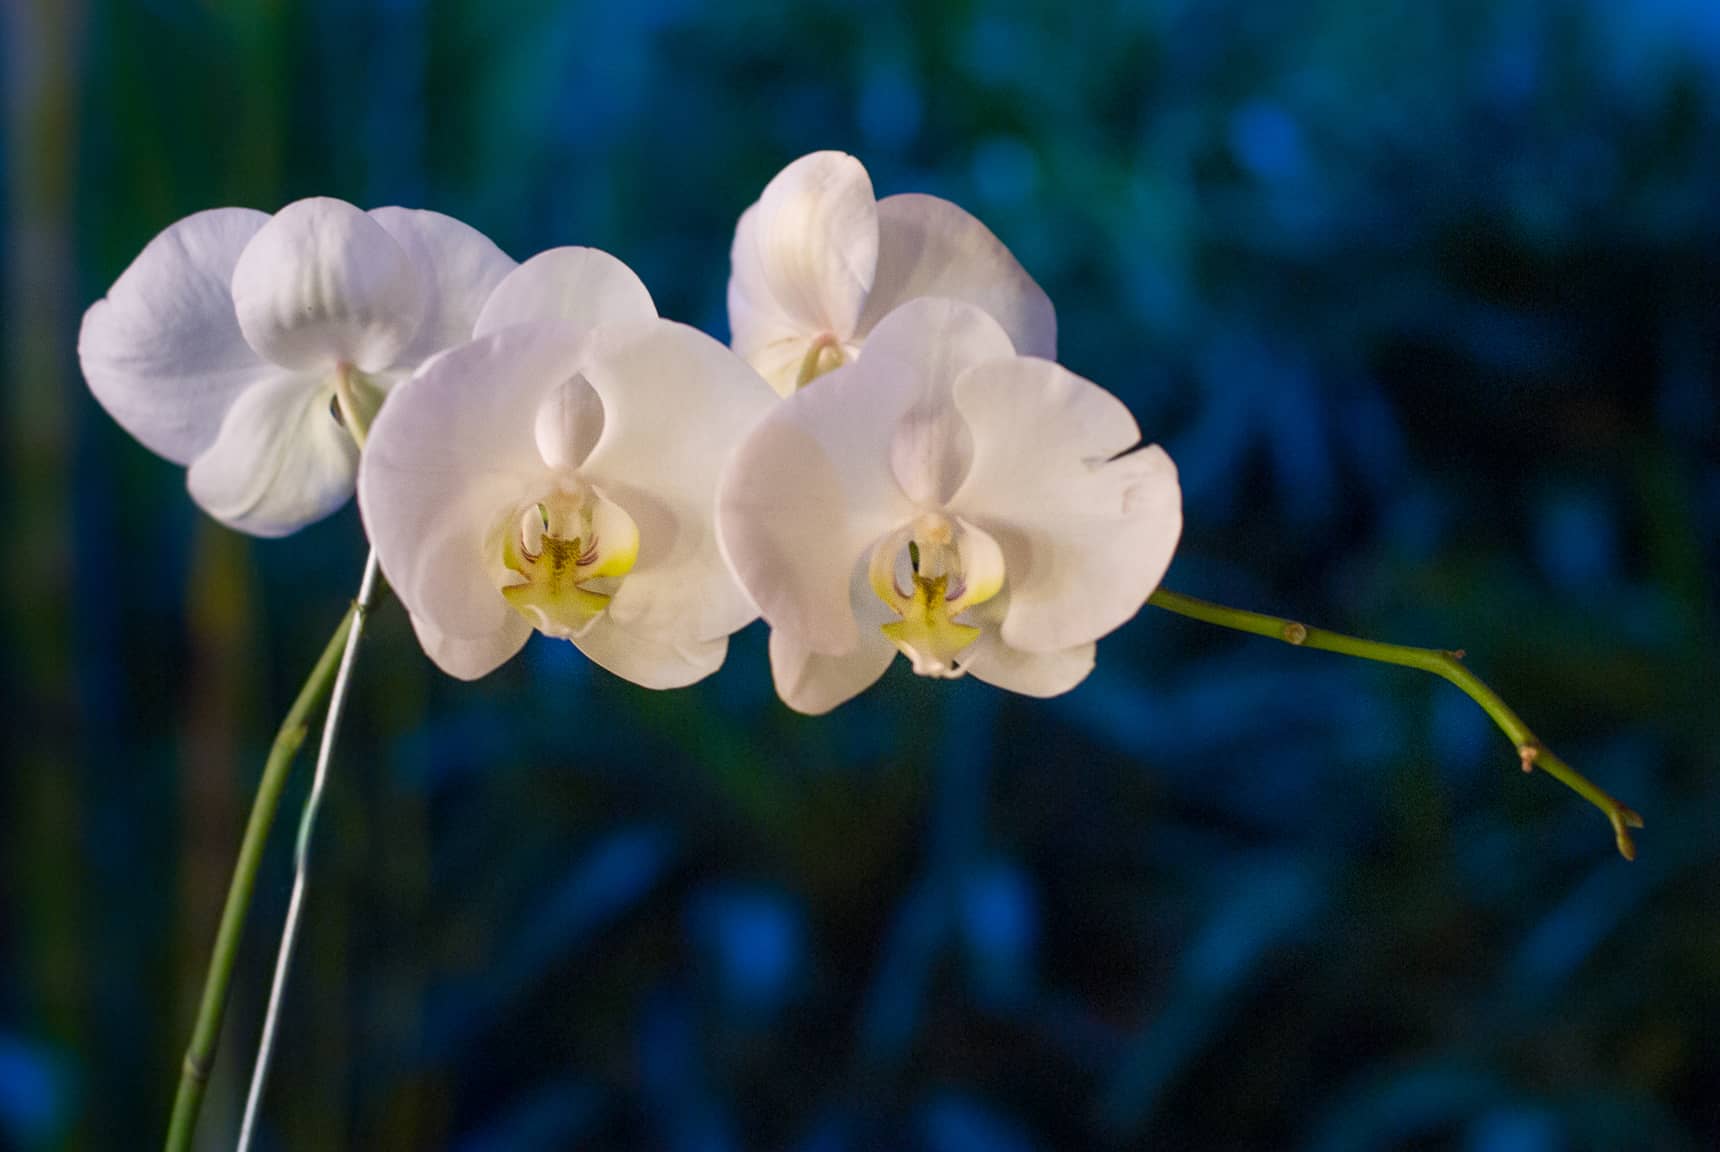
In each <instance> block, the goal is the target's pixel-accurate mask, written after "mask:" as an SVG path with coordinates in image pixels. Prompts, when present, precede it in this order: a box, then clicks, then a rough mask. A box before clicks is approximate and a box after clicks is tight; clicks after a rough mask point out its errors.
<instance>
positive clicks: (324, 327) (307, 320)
mask: <svg viewBox="0 0 1720 1152" xmlns="http://www.w3.org/2000/svg"><path fill="white" fill-rule="evenodd" d="M428 290H429V285H426V284H422V283H420V280H419V274H418V268H417V266H416V265H415V264H414V263H413V260H412V258H411V257H410V256H408V255H407V254H406V250H405V249H404V248H402V247H401V246H400V244H399V243H398V242H397V241H396V240H395V239H394V237H393V236H391V235H390V234H389V232H388V229H386V228H384V227H383V226H382V225H381V224H380V223H378V222H377V221H376V220H375V219H374V218H373V217H371V216H369V215H368V214H366V213H364V212H361V211H359V210H358V209H357V208H354V207H353V206H352V205H351V204H348V203H346V202H345V201H343V200H331V199H328V198H326V197H318V198H316V199H312V200H300V201H298V202H296V203H293V204H289V205H287V206H286V207H285V208H282V209H281V210H280V211H279V212H277V213H275V215H274V217H273V218H272V219H271V220H270V221H269V222H268V223H267V224H265V225H263V227H262V228H261V229H259V230H258V232H257V234H256V235H255V236H253V237H252V238H251V242H250V243H249V244H247V245H246V246H245V251H244V252H243V253H241V254H240V256H239V263H238V266H237V267H236V268H234V270H233V304H234V307H235V308H236V309H237V311H238V315H239V327H240V329H241V330H242V331H243V332H244V333H245V339H246V340H247V341H249V342H250V345H251V347H253V348H255V349H256V350H257V351H258V352H259V353H260V354H262V355H263V356H264V357H265V358H267V359H269V360H272V361H274V362H275V363H277V364H281V365H284V366H286V367H288V368H299V369H323V370H326V369H331V368H333V367H334V365H336V364H339V363H345V364H351V365H352V366H353V367H355V368H357V369H358V370H359V371H361V372H378V371H381V370H382V369H384V368H388V367H389V366H391V365H393V364H394V363H395V361H396V360H397V359H399V357H400V355H401V353H403V352H404V351H405V350H406V349H407V347H408V346H409V345H410V344H411V342H412V339H413V337H414V336H415V335H416V334H417V332H418V329H419V327H420V325H421V323H422V322H423V320H424V317H425V314H426V311H427V294H428Z"/></svg>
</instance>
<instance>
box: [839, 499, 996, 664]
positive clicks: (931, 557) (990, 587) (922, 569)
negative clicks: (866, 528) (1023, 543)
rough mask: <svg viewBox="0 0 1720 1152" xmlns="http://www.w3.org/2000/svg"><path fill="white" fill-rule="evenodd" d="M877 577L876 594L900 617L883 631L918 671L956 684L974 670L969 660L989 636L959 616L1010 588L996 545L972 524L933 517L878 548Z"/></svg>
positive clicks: (873, 568) (874, 551)
mask: <svg viewBox="0 0 1720 1152" xmlns="http://www.w3.org/2000/svg"><path fill="white" fill-rule="evenodd" d="M869 575H870V578H871V584H872V591H873V592H874V593H876V594H877V596H878V598H879V599H880V600H882V601H883V602H884V603H885V604H887V605H889V607H890V609H891V611H893V612H895V613H896V615H897V616H898V617H900V619H898V620H892V621H890V622H889V623H888V624H884V625H881V628H882V630H883V633H884V635H885V637H886V638H887V639H889V641H890V642H891V643H892V644H894V645H895V646H896V647H897V648H899V649H901V651H902V654H903V655H905V656H907V657H908V659H909V660H910V661H912V662H913V666H914V671H915V672H917V673H919V674H920V675H921V676H936V677H940V678H943V679H954V678H956V677H958V676H960V675H962V674H963V673H964V672H966V671H967V668H966V666H965V665H964V664H963V663H961V657H962V656H963V654H964V653H966V652H967V650H968V649H969V648H971V647H972V646H973V644H974V642H975V641H976V640H978V639H979V638H980V631H981V630H980V629H979V628H978V627H976V626H975V625H973V624H964V623H960V622H958V621H957V620H956V619H955V617H957V616H959V615H960V614H961V613H963V612H965V611H967V610H968V609H969V608H972V607H975V606H976V605H979V604H983V603H984V602H986V601H987V600H990V599H991V598H992V597H993V596H996V595H997V594H998V592H999V591H1001V590H1002V588H1003V555H1002V553H1001V552H1000V551H999V550H998V547H997V542H996V541H994V540H993V539H992V538H991V537H990V536H988V535H987V534H986V533H984V532H982V531H980V530H979V529H978V528H975V527H974V526H973V525H971V524H967V523H965V522H963V521H959V520H952V519H951V518H950V517H948V516H945V515H943V514H941V513H937V512H928V513H926V514H924V515H922V516H919V517H918V518H916V519H915V520H914V521H913V523H911V524H909V525H907V526H906V527H905V528H902V529H900V530H898V531H896V532H892V533H891V534H890V535H888V536H886V537H884V539H882V540H880V541H879V542H878V544H877V545H876V546H875V547H874V548H873V549H872V560H871V564H870V566H869ZM904 575H905V576H906V577H907V585H906V586H905V587H904V584H903V580H902V577H903V576H904Z"/></svg>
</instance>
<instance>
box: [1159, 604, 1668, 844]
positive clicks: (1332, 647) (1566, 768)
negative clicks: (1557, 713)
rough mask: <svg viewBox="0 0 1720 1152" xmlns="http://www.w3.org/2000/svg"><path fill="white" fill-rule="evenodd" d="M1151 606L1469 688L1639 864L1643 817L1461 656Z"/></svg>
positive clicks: (1239, 615)
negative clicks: (1552, 743) (1637, 832)
mask: <svg viewBox="0 0 1720 1152" xmlns="http://www.w3.org/2000/svg"><path fill="white" fill-rule="evenodd" d="M1147 603H1149V604H1151V605H1153V606H1154V607H1155V608H1163V609H1164V610H1165V611H1167V612H1175V613H1176V614H1177V615H1179V616H1187V617H1189V618H1190V619H1192V620H1199V621H1201V622H1203V623H1206V624H1216V625H1218V626H1219V627H1220V628H1234V629H1235V630H1236V631H1238V632H1248V633H1252V634H1253V635H1255V636H1265V637H1267V638H1269V639H1272V640H1282V641H1283V642H1284V643H1286V644H1292V645H1295V646H1296V647H1299V648H1318V649H1320V650H1321V651H1322V652H1337V653H1339V654H1340V655H1344V656H1354V657H1357V658H1358V659H1361V660H1373V661H1375V662H1377V663H1380V664H1397V665H1401V666H1402V667H1405V668H1419V669H1420V670H1421V671H1423V672H1431V673H1433V674H1434V675H1435V676H1438V677H1440V678H1441V679H1444V680H1448V681H1450V682H1451V683H1453V684H1455V685H1457V686H1458V687H1459V688H1461V689H1463V691H1464V694H1465V695H1467V696H1468V697H1469V698H1470V699H1471V700H1473V701H1475V702H1476V703H1477V704H1479V705H1481V708H1482V711H1484V712H1486V713H1487V715H1489V716H1491V717H1492V718H1493V723H1495V724H1497V725H1498V726H1499V730H1500V731H1501V732H1503V733H1505V735H1506V736H1507V737H1509V738H1510V740H1511V743H1512V744H1514V745H1516V746H1517V758H1518V760H1519V761H1520V762H1521V763H1522V766H1523V771H1525V772H1532V771H1534V770H1535V769H1536V768H1539V769H1541V770H1542V771H1544V772H1546V773H1547V774H1548V775H1549V776H1551V777H1553V778H1554V779H1555V780H1558V781H1559V782H1560V783H1562V784H1564V785H1565V787H1567V788H1569V789H1570V790H1571V791H1573V792H1575V793H1576V794H1577V795H1579V796H1581V797H1582V798H1583V799H1584V800H1587V801H1588V802H1589V803H1590V804H1593V805H1594V806H1595V807H1596V808H1599V809H1600V810H1601V812H1602V813H1604V814H1605V815H1606V818H1607V820H1608V821H1609V822H1610V823H1611V824H1612V827H1613V835H1614V837H1615V838H1616V839H1617V841H1618V850H1619V855H1621V856H1623V857H1624V858H1625V859H1626V860H1634V859H1636V845H1635V844H1634V843H1633V842H1632V841H1631V838H1630V830H1631V829H1632V828H1641V827H1642V817H1641V816H1638V815H1637V814H1636V813H1635V812H1633V811H1632V810H1631V809H1629V808H1627V807H1625V806H1624V805H1623V804H1620V803H1619V802H1618V801H1617V800H1614V799H1613V798H1612V797H1611V796H1609V795H1607V794H1606V793H1605V792H1603V791H1601V789H1600V788H1598V787H1596V786H1595V784H1594V783H1593V782H1592V781H1590V780H1589V778H1588V777H1586V776H1584V775H1583V774H1582V773H1581V772H1578V771H1577V770H1576V769H1575V768H1572V767H1571V766H1570V765H1569V764H1566V763H1565V762H1564V761H1563V760H1561V759H1559V758H1558V757H1557V756H1555V755H1553V753H1552V752H1551V751H1550V750H1549V749H1548V748H1547V746H1546V745H1545V744H1542V743H1541V741H1540V739H1539V738H1538V737H1537V736H1536V735H1535V734H1534V733H1533V732H1531V731H1530V730H1529V726H1528V725H1527V724H1525V723H1523V720H1522V718H1521V717H1520V716H1518V715H1517V713H1515V712H1513V711H1512V710H1511V707H1510V705H1508V704H1506V703H1505V701H1503V700H1501V699H1500V698H1499V694H1498V693H1497V692H1495V691H1493V689H1491V688H1489V687H1488V686H1487V685H1486V684H1484V683H1482V682H1481V678H1480V677H1479V676H1476V675H1475V673H1473V672H1471V671H1470V670H1469V669H1468V668H1465V667H1464V666H1463V653H1462V652H1461V651H1458V652H1443V651H1440V650H1439V649H1437V648H1411V647H1409V646H1408V645H1405V644H1382V643H1381V642H1379V641H1378V640H1363V639H1361V638H1360V637H1356V636H1346V635H1344V634H1343V633H1341V632H1328V631H1326V630H1325V629H1324V628H1310V627H1308V626H1307V625H1305V624H1298V623H1297V622H1296V621H1294V620H1286V619H1284V618H1282V617H1279V616H1268V615H1266V614H1265V613H1262V612H1248V611H1244V610H1243V609H1241V608H1227V607H1225V606H1224V605H1222V604H1212V603H1209V602H1208V601H1205V600H1197V599H1195V598H1194V597H1193V596H1184V595H1183V594H1182V593H1180V592H1172V591H1169V590H1168V589H1165V588H1160V589H1159V590H1158V591H1157V592H1154V593H1153V594H1152V596H1150V597H1149V598H1148V599H1147Z"/></svg>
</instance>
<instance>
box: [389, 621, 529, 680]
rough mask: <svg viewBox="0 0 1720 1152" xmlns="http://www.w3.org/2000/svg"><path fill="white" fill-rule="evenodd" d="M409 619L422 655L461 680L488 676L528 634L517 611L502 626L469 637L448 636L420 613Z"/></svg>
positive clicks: (509, 657)
mask: <svg viewBox="0 0 1720 1152" xmlns="http://www.w3.org/2000/svg"><path fill="white" fill-rule="evenodd" d="M410 619H411V621H412V630H413V631H414V632H416V633H417V634H418V643H419V645H420V646H421V647H423V649H424V653H425V655H427V656H429V657H430V659H431V660H433V661H435V663H436V667H438V668H440V669H442V671H444V672H446V673H447V674H448V675H450V676H454V677H457V678H459V679H461V680H477V679H480V678H482V677H484V676H488V675H489V674H490V673H491V672H494V671H495V670H496V669H497V668H500V667H501V666H502V665H503V664H506V663H507V662H508V661H509V660H512V659H513V658H514V656H515V655H517V654H518V653H519V650H520V649H521V648H524V647H525V644H526V641H527V640H529V639H530V638H531V634H532V628H531V625H530V624H527V623H526V621H525V617H523V616H521V615H519V614H518V613H514V614H513V618H512V619H511V620H510V621H509V622H508V624H507V626H506V627H502V628H498V629H496V630H495V631H493V632H489V633H486V634H485V635H482V636H478V637H473V638H467V637H464V636H453V635H450V634H449V633H447V632H443V631H442V630H441V629H439V628H437V627H436V626H435V625H434V624H432V623H430V622H429V621H427V620H425V619H424V618H423V617H421V616H411V617H410Z"/></svg>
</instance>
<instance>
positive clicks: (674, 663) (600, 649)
mask: <svg viewBox="0 0 1720 1152" xmlns="http://www.w3.org/2000/svg"><path fill="white" fill-rule="evenodd" d="M572 643H573V645H574V646H575V647H577V648H578V649H579V650H580V651H581V652H583V653H585V654H586V656H587V657H589V658H590V659H591V662H592V663H594V664H596V665H597V666H598V667H600V668H603V669H605V670H606V671H609V672H613V673H614V674H615V675H617V676H619V677H621V678H622V679H623V680H631V681H632V682H633V683H635V684H637V685H639V686H640V687H641V688H685V687H686V686H687V685H689V684H695V683H697V682H698V681H700V680H703V679H704V678H705V677H707V676H709V675H710V674H711V673H712V672H715V671H716V670H717V669H718V668H721V667H722V666H723V659H724V657H726V656H727V655H728V652H729V638H728V637H727V636H726V635H725V636H719V637H717V638H716V639H714V640H692V639H678V640H664V639H662V638H660V637H656V636H647V635H643V634H641V633H638V632H634V631H632V630H630V629H627V628H624V627H622V626H621V625H620V624H617V623H616V622H615V621H614V620H613V619H611V617H610V613H608V612H605V613H604V614H603V615H601V616H599V617H598V618H597V619H596V620H595V621H593V622H592V625H591V627H590V628H588V629H586V630H585V631H584V632H582V633H580V635H579V636H578V638H576V639H575V640H573V641H572Z"/></svg>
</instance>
